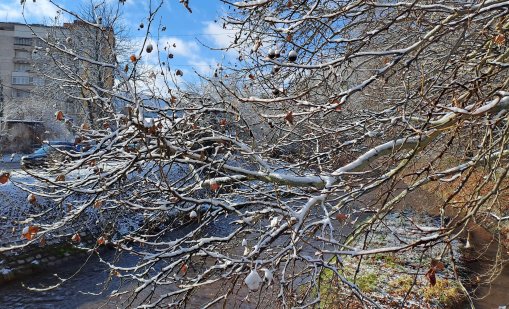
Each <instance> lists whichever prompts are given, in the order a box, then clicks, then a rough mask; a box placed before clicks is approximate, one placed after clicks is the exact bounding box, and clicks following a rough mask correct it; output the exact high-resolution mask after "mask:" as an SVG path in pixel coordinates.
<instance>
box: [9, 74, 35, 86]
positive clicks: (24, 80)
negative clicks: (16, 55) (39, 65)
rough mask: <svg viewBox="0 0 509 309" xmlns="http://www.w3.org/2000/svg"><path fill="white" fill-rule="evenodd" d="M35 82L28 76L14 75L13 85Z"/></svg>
mask: <svg viewBox="0 0 509 309" xmlns="http://www.w3.org/2000/svg"><path fill="white" fill-rule="evenodd" d="M32 83H33V78H32V77H28V76H13V77H12V84H13V85H31V84H32Z"/></svg>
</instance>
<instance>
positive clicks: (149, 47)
mask: <svg viewBox="0 0 509 309" xmlns="http://www.w3.org/2000/svg"><path fill="white" fill-rule="evenodd" d="M153 49H154V47H153V46H152V44H150V43H148V45H147V48H145V50H146V51H147V53H149V54H150V53H151V52H152V50H153Z"/></svg>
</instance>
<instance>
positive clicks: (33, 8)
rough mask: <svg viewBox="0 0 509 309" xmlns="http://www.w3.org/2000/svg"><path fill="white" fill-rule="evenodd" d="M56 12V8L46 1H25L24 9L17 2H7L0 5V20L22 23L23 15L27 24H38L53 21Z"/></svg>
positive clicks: (12, 0) (16, 0)
mask: <svg viewBox="0 0 509 309" xmlns="http://www.w3.org/2000/svg"><path fill="white" fill-rule="evenodd" d="M4 1H5V0H3V1H2V2H4ZM57 11H58V8H57V7H55V6H54V5H53V4H51V3H50V2H49V1H48V0H37V1H36V2H33V1H26V3H25V6H24V9H23V6H22V5H20V1H19V0H7V3H2V4H0V19H2V20H5V21H24V20H23V13H24V14H25V17H26V19H27V21H28V22H30V23H35V22H39V23H40V22H43V21H45V20H49V19H53V18H54V17H55V16H56V15H57Z"/></svg>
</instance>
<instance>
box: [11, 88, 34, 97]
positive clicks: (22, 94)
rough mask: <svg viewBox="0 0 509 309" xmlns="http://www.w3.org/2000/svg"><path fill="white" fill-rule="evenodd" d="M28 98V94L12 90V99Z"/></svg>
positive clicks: (23, 91)
mask: <svg viewBox="0 0 509 309" xmlns="http://www.w3.org/2000/svg"><path fill="white" fill-rule="evenodd" d="M29 96H30V92H28V91H25V90H20V89H13V90H12V97H13V98H27V97H29Z"/></svg>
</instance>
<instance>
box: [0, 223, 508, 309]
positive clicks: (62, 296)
mask: <svg viewBox="0 0 509 309" xmlns="http://www.w3.org/2000/svg"><path fill="white" fill-rule="evenodd" d="M227 226H228V224H224V223H223V224H215V225H214V226H211V229H212V230H214V232H216V233H219V234H222V233H225V232H226V231H227V229H228V228H227ZM471 236H472V242H473V244H474V247H475V250H476V251H475V252H471V253H470V256H471V257H474V258H475V259H473V261H470V262H468V261H465V262H464V263H465V266H466V268H468V269H470V270H471V271H472V276H473V277H474V278H475V276H476V272H477V273H479V274H482V273H483V272H484V271H485V270H486V267H487V265H489V264H490V263H489V261H490V260H493V259H494V257H495V256H496V255H497V244H496V243H495V242H492V238H491V236H490V235H489V233H487V232H486V231H485V230H483V229H481V228H477V229H475V230H474V231H473V232H472V234H471ZM486 244H490V245H489V246H486ZM484 247H486V248H484ZM480 251H483V252H484V255H483V256H482V257H480V258H479V257H478V256H477V254H478V253H479V252H480ZM504 254H505V252H504ZM115 256H116V254H115V251H114V250H109V249H105V250H104V251H102V252H101V257H102V258H104V259H106V260H111V259H113V258H115ZM85 259H86V257H81V258H75V259H73V260H71V261H69V262H67V263H66V264H65V265H60V266H59V267H57V268H52V269H46V270H44V271H43V272H41V273H39V274H35V275H33V276H32V277H29V278H25V279H23V280H17V281H12V282H9V283H6V284H3V285H1V286H0V308H15V309H17V308H19V309H22V308H23V309H24V308H27V309H32V308H33V309H50V308H51V309H53V308H62V309H67V308H69V309H70V308H80V309H89V308H98V307H100V306H101V305H104V308H116V307H117V305H119V306H120V307H123V306H122V305H120V304H118V303H117V301H118V300H115V301H110V302H108V295H109V293H110V292H111V291H112V290H114V289H117V288H118V287H119V281H118V279H117V278H113V280H112V281H111V282H110V285H108V286H105V285H104V282H105V281H106V279H108V277H109V275H110V273H109V270H108V267H107V266H106V265H104V264H102V263H100V261H99V259H98V258H97V256H95V255H92V256H90V257H89V259H88V261H87V262H86V263H85ZM136 262H137V258H135V257H132V256H121V258H120V260H119V261H118V263H120V264H121V265H123V266H127V265H132V264H134V263H136ZM81 266H82V268H81V270H80V271H79V272H78V273H77V274H76V275H75V276H72V275H73V273H74V272H76V271H77V270H78V268H80V267H81ZM52 274H58V276H60V277H62V278H68V277H71V276H72V277H71V278H70V279H68V280H67V281H66V282H65V283H64V284H63V285H62V286H61V287H59V288H56V289H54V290H50V291H44V292H32V291H29V290H27V289H26V288H24V287H23V285H24V284H26V285H28V286H31V287H45V286H49V285H53V284H55V283H57V282H58V278H57V277H56V276H54V275H52ZM216 292H217V290H214V287H208V288H207V289H206V290H204V291H201V292H200V293H199V296H196V297H198V298H199V299H195V301H196V302H198V303H204V302H206V300H207V299H209V300H210V299H213V298H214V296H215V293H216ZM474 293H475V296H476V297H478V298H479V299H477V300H476V301H475V306H476V308H486V309H488V308H490V309H491V308H499V306H503V305H507V306H509V267H508V266H507V265H505V267H503V270H502V271H501V273H500V275H499V276H498V277H497V278H496V279H495V280H494V281H493V282H492V284H491V285H479V286H477V288H476V289H475V291H474ZM234 302H235V303H236V304H237V306H238V307H240V308H251V307H254V305H252V304H249V303H245V302H243V301H242V299H240V298H239V299H238V300H237V301H235V300H234ZM190 308H191V307H190Z"/></svg>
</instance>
